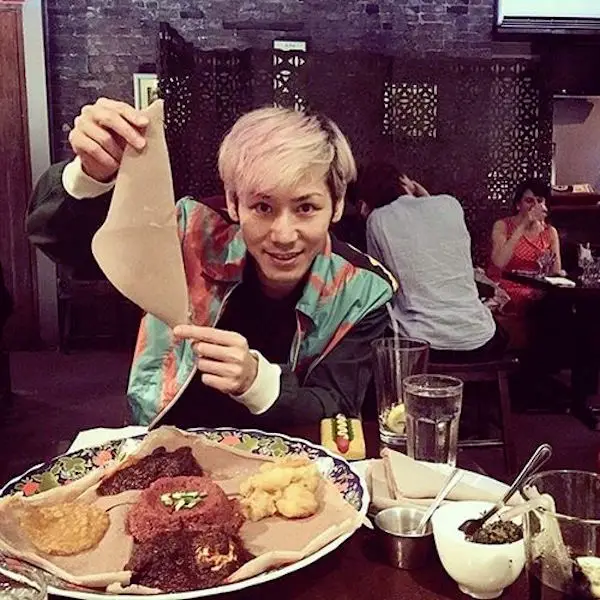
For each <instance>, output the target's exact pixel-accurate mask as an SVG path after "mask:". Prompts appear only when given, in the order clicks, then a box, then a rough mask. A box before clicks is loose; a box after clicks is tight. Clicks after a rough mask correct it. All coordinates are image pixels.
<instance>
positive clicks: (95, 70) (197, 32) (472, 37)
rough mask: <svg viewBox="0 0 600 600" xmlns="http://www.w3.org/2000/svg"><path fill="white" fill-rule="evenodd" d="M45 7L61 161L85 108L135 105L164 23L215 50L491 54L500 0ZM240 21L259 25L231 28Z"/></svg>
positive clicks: (141, 1)
mask: <svg viewBox="0 0 600 600" xmlns="http://www.w3.org/2000/svg"><path fill="white" fill-rule="evenodd" d="M47 6H48V29H49V32H48V47H49V62H50V89H51V100H52V118H53V124H54V125H53V129H54V131H53V134H54V151H55V156H54V158H55V159H61V158H64V157H66V156H68V155H69V153H68V148H67V143H66V137H67V134H68V131H69V128H70V126H71V123H72V121H73V118H74V116H75V115H76V114H77V113H78V112H79V109H80V108H81V106H83V105H84V104H87V103H89V102H92V101H93V100H95V99H96V98H97V97H98V96H107V97H112V98H119V99H123V100H126V101H129V102H131V101H132V100H133V84H132V74H133V73H135V72H137V71H139V70H140V66H141V65H143V64H144V63H153V62H154V60H155V49H156V32H157V28H158V22H159V21H167V22H169V23H170V24H171V25H172V26H173V27H175V28H176V29H177V30H178V31H179V32H180V33H182V34H184V35H185V37H186V38H187V39H189V40H191V41H193V42H194V43H195V44H196V45H197V46H199V47H203V48H207V49H209V48H216V47H227V48H233V47H238V48H243V47H248V46H253V47H269V46H270V44H271V42H272V40H273V39H275V38H280V37H282V36H284V35H285V36H286V37H291V38H295V37H298V38H308V39H309V43H310V47H311V48H315V49H319V50H328V49H361V50H365V51H379V52H385V53H395V54H398V53H411V54H419V55H421V54H429V53H436V54H444V55H450V56H489V55H491V51H492V42H491V31H492V22H493V0H379V1H376V0H373V1H371V2H365V1H361V0H358V1H357V0H208V1H206V2H198V1H197V0H172V1H161V0H48V1H47ZM253 22H254V23H253ZM259 22H260V23H262V24H263V27H264V25H265V24H268V28H269V30H265V29H260V25H259V24H258V23H259ZM236 23H244V24H245V25H246V26H248V25H249V26H250V27H254V26H256V27H259V29H244V28H243V27H241V28H240V27H238V28H236V29H229V28H227V27H229V26H231V24H236ZM224 25H225V27H224ZM276 28H280V29H279V31H277V30H276Z"/></svg>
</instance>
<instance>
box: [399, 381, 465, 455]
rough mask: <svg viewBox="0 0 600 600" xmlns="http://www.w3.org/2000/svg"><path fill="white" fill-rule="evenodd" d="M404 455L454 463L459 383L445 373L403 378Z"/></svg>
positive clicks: (459, 398)
mask: <svg viewBox="0 0 600 600" xmlns="http://www.w3.org/2000/svg"><path fill="white" fill-rule="evenodd" d="M403 385H404V404H405V405H406V439H407V451H408V455H409V456H410V457H411V458H414V459H415V460H424V461H427V462H434V463H446V464H449V465H452V466H456V451H457V446H458V425H459V421H460V411H461V408H462V396H463V382H462V381H461V380H460V379H456V377H449V376H447V375H428V374H424V375H413V376H411V377H407V378H406V379H405V380H404V383H403Z"/></svg>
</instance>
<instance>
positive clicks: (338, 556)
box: [4, 422, 527, 600]
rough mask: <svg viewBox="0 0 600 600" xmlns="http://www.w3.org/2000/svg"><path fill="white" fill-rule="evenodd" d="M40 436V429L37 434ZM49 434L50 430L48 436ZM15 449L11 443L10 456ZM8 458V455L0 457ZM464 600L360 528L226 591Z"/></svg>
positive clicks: (439, 573) (372, 448)
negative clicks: (310, 558)
mask: <svg viewBox="0 0 600 600" xmlns="http://www.w3.org/2000/svg"><path fill="white" fill-rule="evenodd" d="M364 431H365V440H366V443H367V456H369V457H371V458H373V457H377V456H378V455H379V435H378V427H377V424H376V423H374V422H373V423H365V427H364ZM284 433H287V434H289V435H292V436H295V437H300V438H304V439H307V440H310V441H312V442H316V443H318V442H319V428H318V426H316V425H315V426H307V427H299V428H293V429H292V428H290V429H287V430H285V431H284ZM41 434H42V433H41ZM49 435H51V434H49ZM72 441H73V440H64V441H62V442H59V443H58V444H57V443H51V444H49V446H48V453H47V455H46V456H37V457H31V463H32V464H33V463H34V462H36V461H39V460H49V459H51V458H52V457H54V456H56V455H58V454H61V453H63V452H65V451H66V450H67V449H68V447H69V446H70V444H71V442H72ZM18 452H19V448H18V446H17V445H15V455H17V454H18ZM4 458H5V460H9V461H10V460H11V457H10V456H7V457H4ZM458 464H459V466H462V467H464V468H467V469H470V470H476V471H481V469H479V468H478V466H477V464H476V463H475V462H474V461H473V460H472V454H471V453H470V452H469V451H468V450H466V449H465V450H463V451H462V452H461V453H460V454H459V459H458ZM254 598H256V599H258V598H260V599H263V598H264V599H267V600H270V599H273V600H275V599H276V600H283V599H285V600H288V599H290V600H354V599H356V600H370V599H373V600H385V599H387V598H389V599H392V598H393V599H394V600H442V599H445V600H448V599H451V600H453V599H456V600H459V599H461V600H464V599H465V598H466V596H465V595H464V594H462V593H461V592H460V591H459V589H458V587H457V585H456V583H455V582H454V581H452V579H450V577H448V575H446V573H445V572H444V570H443V568H442V566H441V565H440V564H439V562H437V560H436V561H435V562H434V563H432V564H431V565H429V566H427V567H425V568H423V569H419V570H414V571H402V570H399V569H395V568H393V567H391V566H388V565H386V564H385V562H384V559H383V554H382V552H381V550H380V547H379V545H378V543H377V537H376V534H375V533H374V532H373V531H370V530H368V529H367V528H366V527H362V528H361V529H360V530H359V531H358V532H357V533H355V534H354V535H353V536H352V537H351V538H350V539H349V540H347V541H346V542H345V543H344V544H343V545H342V546H340V548H338V549H337V550H335V551H333V552H332V553H330V554H328V555H327V556H325V557H324V558H322V559H320V560H318V561H317V562H315V563H314V564H312V565H309V566H308V567H306V568H304V569H301V570H300V571H297V572H295V573H292V574H290V575H287V576H285V577H282V578H281V579H277V580H275V581H272V582H270V583H266V584H264V585H260V586H257V587H252V588H248V589H246V590H243V591H241V592H236V593H232V594H227V599H228V600H250V599H254ZM503 598H504V599H506V600H517V599H519V600H525V599H526V598H527V585H526V580H525V576H524V575H522V576H521V577H520V578H519V580H518V581H517V582H516V583H515V584H514V585H512V586H511V587H510V588H509V589H508V590H507V591H506V592H505V594H504V596H503Z"/></svg>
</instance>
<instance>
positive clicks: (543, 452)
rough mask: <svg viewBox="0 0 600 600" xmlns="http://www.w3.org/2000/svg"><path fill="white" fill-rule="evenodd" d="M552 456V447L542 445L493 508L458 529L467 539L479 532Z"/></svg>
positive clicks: (468, 520)
mask: <svg viewBox="0 0 600 600" xmlns="http://www.w3.org/2000/svg"><path fill="white" fill-rule="evenodd" d="M551 456H552V446H550V444H542V445H541V446H539V447H538V449H537V450H536V451H535V452H534V453H533V455H532V456H531V458H530V459H529V460H528V461H527V464H526V465H525V466H524V467H523V468H522V469H521V472H520V473H519V474H518V475H517V477H516V478H515V480H514V482H513V484H512V485H511V486H510V488H508V491H507V492H506V494H504V496H502V498H500V500H498V502H496V504H494V506H492V508H490V509H489V510H488V511H486V512H485V513H484V514H483V515H482V516H481V517H479V519H467V520H466V521H465V522H464V523H463V524H462V525H461V526H460V527H459V528H458V529H459V530H460V531H462V532H463V533H464V534H465V535H466V536H467V537H471V536H472V535H473V534H474V533H475V532H476V531H477V530H479V529H481V528H482V527H483V525H484V524H485V523H486V521H488V520H489V519H491V518H492V517H493V516H494V515H495V514H496V513H497V512H498V511H499V510H500V509H501V508H502V507H503V506H504V505H505V504H506V503H507V502H508V501H509V500H510V499H511V498H512V497H513V496H514V495H515V493H516V492H518V491H519V488H520V487H521V485H522V484H523V482H524V481H525V480H527V479H528V478H529V477H530V476H531V475H533V474H534V473H536V472H537V471H538V470H539V469H540V468H541V467H542V466H543V465H545V464H546V462H547V461H548V459H549V458H550V457H551Z"/></svg>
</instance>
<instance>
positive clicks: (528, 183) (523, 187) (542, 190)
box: [513, 177, 550, 210]
mask: <svg viewBox="0 0 600 600" xmlns="http://www.w3.org/2000/svg"><path fill="white" fill-rule="evenodd" d="M527 190H530V191H531V192H533V193H534V194H535V195H536V196H537V197H538V198H545V199H546V201H548V200H550V186H549V185H548V184H547V183H546V182H545V181H543V180H542V179H537V178H535V177H532V178H530V179H526V180H525V181H522V182H521V183H520V184H519V185H518V186H517V187H516V189H515V195H514V197H513V209H515V210H516V208H517V205H518V204H519V202H520V201H521V198H522V197H523V194H524V193H525V192H526V191H527Z"/></svg>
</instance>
